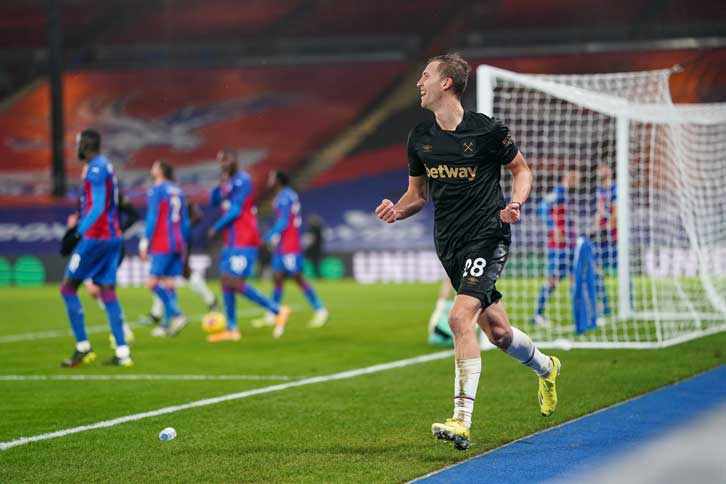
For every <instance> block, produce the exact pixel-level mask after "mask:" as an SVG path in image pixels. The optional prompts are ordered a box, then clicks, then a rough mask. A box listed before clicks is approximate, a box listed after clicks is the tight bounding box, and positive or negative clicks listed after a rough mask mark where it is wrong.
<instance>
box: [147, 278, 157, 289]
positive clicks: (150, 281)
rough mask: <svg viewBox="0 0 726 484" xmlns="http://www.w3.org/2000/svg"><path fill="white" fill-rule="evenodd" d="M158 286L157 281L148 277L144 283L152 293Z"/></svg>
mask: <svg viewBox="0 0 726 484" xmlns="http://www.w3.org/2000/svg"><path fill="white" fill-rule="evenodd" d="M158 284H159V281H158V280H157V279H156V277H149V279H148V280H147V281H146V286H147V287H148V288H149V289H151V290H152V291H153V290H154V289H156V286H157V285H158Z"/></svg>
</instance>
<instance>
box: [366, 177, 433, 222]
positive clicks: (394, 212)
mask: <svg viewBox="0 0 726 484" xmlns="http://www.w3.org/2000/svg"><path fill="white" fill-rule="evenodd" d="M427 199H428V186H427V185H426V177H425V176H409V177H408V190H406V193H404V194H403V196H402V197H401V199H400V200H399V201H398V203H396V204H395V205H394V204H393V202H392V201H390V200H388V199H387V198H386V199H384V200H383V201H382V202H381V204H380V205H378V207H376V215H377V216H378V218H379V219H381V220H383V221H384V222H387V223H389V224H392V223H393V222H395V221H396V220H403V219H405V218H408V217H410V216H411V215H414V214H416V213H418V212H419V211H420V210H421V209H422V208H423V207H424V205H426V200H427Z"/></svg>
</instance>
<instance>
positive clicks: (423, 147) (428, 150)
mask: <svg viewBox="0 0 726 484" xmlns="http://www.w3.org/2000/svg"><path fill="white" fill-rule="evenodd" d="M432 148H433V146H431V145H421V151H423V152H424V153H431V150H432Z"/></svg>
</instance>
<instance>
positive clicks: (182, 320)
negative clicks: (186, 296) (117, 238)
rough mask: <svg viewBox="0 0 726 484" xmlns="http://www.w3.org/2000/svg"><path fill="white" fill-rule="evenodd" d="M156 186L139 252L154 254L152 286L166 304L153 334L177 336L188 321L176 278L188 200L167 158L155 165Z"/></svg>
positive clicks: (185, 231) (186, 235)
mask: <svg viewBox="0 0 726 484" xmlns="http://www.w3.org/2000/svg"><path fill="white" fill-rule="evenodd" d="M151 179H152V181H153V182H154V186H153V187H152V188H151V190H149V195H148V202H147V206H146V230H145V232H144V237H143V238H142V239H141V241H140V242H139V255H140V256H141V259H142V260H147V259H148V256H149V254H151V267H150V268H149V280H148V286H149V289H151V292H152V293H154V295H156V296H157V297H158V298H159V299H161V301H162V303H163V304H164V310H165V314H164V319H163V320H162V324H161V326H159V327H157V328H154V330H153V331H152V332H151V334H152V336H175V335H177V334H178V333H179V332H180V331H181V330H182V329H184V327H185V326H186V325H187V318H186V316H185V315H184V314H182V312H181V310H180V309H179V302H178V300H177V297H176V289H175V287H174V286H175V283H176V281H175V279H176V278H177V277H179V276H181V275H182V273H183V269H184V258H185V255H186V251H187V247H186V243H185V241H186V240H188V238H189V230H190V229H189V210H188V208H187V200H186V197H185V196H184V194H183V193H182V191H181V190H180V189H179V187H178V186H176V185H174V183H173V182H172V180H173V179H174V168H173V167H172V166H171V164H169V162H168V161H166V160H158V161H155V162H154V164H153V165H152V166H151Z"/></svg>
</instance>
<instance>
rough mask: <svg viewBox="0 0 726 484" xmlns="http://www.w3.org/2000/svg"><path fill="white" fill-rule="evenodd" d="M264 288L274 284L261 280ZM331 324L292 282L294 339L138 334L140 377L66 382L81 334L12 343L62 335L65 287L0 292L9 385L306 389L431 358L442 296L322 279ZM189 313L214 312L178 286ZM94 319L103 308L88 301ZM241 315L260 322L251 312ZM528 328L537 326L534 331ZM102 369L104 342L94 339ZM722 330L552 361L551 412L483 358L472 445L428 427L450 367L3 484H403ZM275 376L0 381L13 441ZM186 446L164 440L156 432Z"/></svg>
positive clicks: (574, 413)
mask: <svg viewBox="0 0 726 484" xmlns="http://www.w3.org/2000/svg"><path fill="white" fill-rule="evenodd" d="M260 287H261V288H263V289H264V290H266V291H267V290H269V286H268V285H265V284H260ZM317 288H318V291H319V293H320V295H321V297H322V299H323V300H324V301H325V303H326V305H327V306H328V308H329V310H330V313H331V319H330V323H329V325H328V326H326V327H324V328H322V329H317V330H313V329H307V328H305V323H306V321H307V320H308V318H309V317H310V316H311V314H312V312H311V310H310V309H309V308H308V306H307V305H306V304H305V301H304V300H303V298H302V296H301V294H300V292H299V291H298V290H297V288H295V287H293V285H291V284H289V285H288V286H287V294H286V302H288V303H289V304H291V305H292V306H293V307H294V308H296V311H295V313H294V314H293V316H292V318H291V320H290V323H289V326H288V331H287V332H286V334H285V335H284V337H283V338H282V339H280V340H273V339H272V337H271V330H270V329H269V328H264V329H253V328H252V327H251V326H249V325H247V320H248V319H249V317H248V316H245V317H242V318H240V323H241V328H242V332H243V338H242V340H241V341H240V342H238V343H222V344H218V345H210V344H207V343H206V342H205V341H204V335H203V333H202V331H201V329H200V326H199V324H191V325H190V326H189V327H188V328H187V329H186V330H185V331H184V332H183V333H182V334H181V335H179V336H178V337H176V338H174V339H153V338H151V337H150V336H149V331H150V330H149V329H148V328H135V332H136V338H137V341H136V344H135V346H134V347H133V348H132V353H133V357H134V360H135V362H136V366H135V367H134V368H132V369H120V368H109V367H103V366H101V365H93V366H88V367H83V368H79V369H73V370H63V369H61V368H59V366H58V363H59V362H60V360H61V359H62V358H65V357H67V356H68V355H69V354H70V353H71V351H72V349H73V339H72V337H71V336H70V335H65V336H56V337H48V336H46V337H42V338H37V339H31V340H19V341H10V339H12V338H8V337H9V336H10V335H18V334H27V333H42V332H48V331H55V330H60V331H66V330H67V329H68V323H67V322H66V316H65V311H64V308H63V304H62V301H61V299H60V296H59V294H58V288H57V286H49V287H46V288H39V289H20V288H4V289H0V307H2V308H3V310H2V316H0V375H68V374H71V375H125V374H143V375H162V374H177V375H178V374H185V375H187V374H191V375H257V376H269V375H281V376H286V377H289V378H291V379H293V381H294V379H298V378H306V377H312V376H321V375H328V374H333V373H337V372H341V371H346V370H354V369H358V368H363V367H366V366H370V365H375V364H379V363H386V362H391V361H395V360H400V359H404V358H410V357H414V356H419V355H424V354H427V353H434V352H437V351H440V349H436V348H431V347H429V346H428V345H427V344H426V325H427V320H428V316H429V313H430V311H431V310H432V308H433V304H434V301H435V298H436V293H437V286H436V285H433V284H428V285H427V284H403V285H370V286H360V285H356V284H354V283H352V282H348V281H346V282H335V283H319V284H317ZM119 297H120V299H121V302H122V305H123V307H124V311H125V313H126V315H127V319H128V320H131V321H133V320H136V319H137V317H138V315H140V314H143V313H145V312H146V311H147V309H148V305H149V301H150V297H149V294H148V291H147V290H145V289H121V290H119ZM180 298H181V303H182V306H183V308H184V309H185V310H186V312H188V313H189V314H200V313H202V312H203V307H202V305H201V302H200V301H199V300H198V299H197V298H196V296H194V295H193V294H191V293H190V292H188V290H186V289H182V290H181V291H180ZM83 302H84V306H85V308H86V319H87V325H88V326H90V327H98V326H100V325H105V324H106V322H105V321H106V320H105V315H104V313H103V312H102V311H101V310H100V309H99V308H98V307H97V306H96V305H95V303H91V302H89V300H88V299H87V298H86V297H85V295H84V296H83ZM238 311H240V312H242V313H243V314H251V313H252V312H254V310H253V307H252V306H251V305H250V304H249V303H247V302H243V301H240V303H239V309H238ZM523 329H525V330H526V327H525V328H523ZM90 339H91V342H92V344H93V346H94V349H95V350H96V352H97V353H98V355H99V359H100V360H104V359H108V358H110V357H111V355H112V353H111V350H110V349H109V347H108V333H107V331H98V332H95V333H92V334H91V335H90ZM724 348H726V334H724V333H721V334H717V335H714V336H711V337H707V338H702V339H699V340H695V341H692V342H689V343H686V344H683V345H680V346H676V347H673V348H668V349H664V350H641V351H625V350H607V351H605V350H591V351H585V350H573V351H569V352H563V351H555V352H553V354H556V355H557V356H559V357H560V358H561V360H562V362H563V364H564V368H563V371H562V376H561V378H560V380H559V381H558V389H559V395H560V406H559V408H558V410H557V412H556V413H555V414H554V415H553V416H552V417H550V418H548V419H545V418H543V417H541V416H540V415H539V411H538V404H537V395H536V392H537V380H536V377H535V376H534V374H533V373H532V372H531V371H530V370H529V369H527V368H525V367H523V366H521V365H520V364H518V363H517V362H515V361H513V360H512V359H511V358H509V357H507V356H506V355H504V354H502V353H500V352H498V351H489V352H485V353H484V354H483V365H484V372H483V376H482V379H481V381H480V385H479V394H478V399H477V402H476V407H475V413H474V422H473V429H472V430H473V434H472V440H473V445H472V449H471V450H470V451H469V452H466V453H460V452H457V451H455V450H454V449H453V448H451V447H449V446H446V445H444V444H441V443H437V442H435V441H434V439H433V438H432V436H431V433H430V425H431V423H432V422H434V421H438V420H441V419H445V418H447V417H448V416H450V413H451V409H452V401H451V397H452V395H451V391H452V379H453V362H452V361H451V358H446V359H442V360H437V361H431V362H428V363H421V364H416V365H412V366H408V367H405V368H398V369H391V370H387V371H382V372H378V373H374V374H370V375H364V376H358V377H355V378H351V379H347V380H339V381H332V382H324V383H315V384H310V385H306V386H301V387H297V388H289V389H286V390H282V391H278V392H274V393H267V394H262V395H255V396H252V397H249V398H244V399H240V400H234V401H229V402H225V403H220V404H215V405H211V406H206V407H201V408H195V409H189V410H184V411H180V412H176V413H171V414H167V415H162V416H157V417H151V418H146V419H143V420H138V421H135V422H128V423H124V424H120V425H117V426H113V427H109V428H105V429H98V430H91V431H86V432H80V433H76V434H73V435H67V436H64V437H60V438H56V439H52V440H45V441H42V442H34V443H30V444H28V445H23V446H18V447H14V448H10V449H7V450H4V451H0V482H2V483H9V482H77V481H89V482H157V481H158V482H161V481H164V482H310V483H318V482H356V483H357V482H402V481H406V480H409V479H412V478H415V477H417V476H421V475H423V474H426V473H428V472H431V471H433V470H436V469H439V468H441V467H444V466H446V465H449V464H452V463H454V462H457V461H459V460H462V459H465V458H467V457H470V456H472V455H475V454H478V453H482V452H484V451H487V450H489V449H492V448H494V447H497V446H500V445H502V444H504V443H506V442H510V441H512V440H514V439H517V438H519V437H522V436H524V435H527V434H530V433H533V432H537V431H540V430H542V429H545V428H547V427H550V426H553V425H557V424H560V423H562V422H565V421H567V420H571V419H573V418H576V417H578V416H581V415H583V414H586V413H589V412H592V411H595V410H597V409H600V408H602V407H605V406H608V405H611V404H614V403H616V402H619V401H622V400H624V399H627V398H630V397H633V396H636V395H638V394H641V393H644V392H646V391H648V390H652V389H655V388H657V387H660V386H662V385H666V384H668V383H671V382H674V381H677V380H679V379H683V378H685V377H687V376H689V375H693V374H695V373H698V372H701V371H703V370H706V369H708V368H711V367H714V366H717V365H720V364H724V363H725V362H726V352H725V351H724ZM280 383H284V382H283V381H274V380H271V381H266V380H200V381H196V380H195V381H168V380H130V381H126V380H124V381H119V380H113V381H108V380H101V381H99V380H78V381H76V380H74V381H68V380H62V381H58V380H19V381H7V380H2V379H0V416H2V418H0V442H8V441H12V440H14V439H18V438H20V437H23V436H33V435H37V434H42V433H47V432H53V431H56V430H62V429H67V428H71V427H75V426H79V425H84V424H93V423H96V422H99V421H103V420H108V419H112V418H115V417H122V416H125V415H130V414H135V413H139V412H146V411H150V410H155V409H159V408H163V407H167V406H171V405H176V404H183V403H187V402H192V401H196V400H201V399H205V398H209V397H216V396H221V395H226V394H230V393H235V392H240V391H244V390H248V389H253V388H260V387H265V386H270V385H277V384H280ZM167 426H171V427H174V428H176V430H177V433H178V437H177V438H176V439H175V440H172V441H169V442H161V441H160V440H159V438H158V434H159V431H161V429H163V428H164V427H167Z"/></svg>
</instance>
